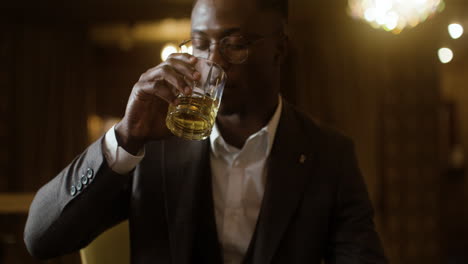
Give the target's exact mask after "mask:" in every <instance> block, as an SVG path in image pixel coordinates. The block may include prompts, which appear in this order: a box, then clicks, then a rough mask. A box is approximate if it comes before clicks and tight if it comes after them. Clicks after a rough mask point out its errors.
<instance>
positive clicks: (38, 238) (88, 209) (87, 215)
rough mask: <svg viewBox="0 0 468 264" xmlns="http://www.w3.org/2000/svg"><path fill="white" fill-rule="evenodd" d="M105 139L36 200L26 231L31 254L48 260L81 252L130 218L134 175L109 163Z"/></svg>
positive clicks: (52, 182) (41, 192)
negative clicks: (120, 170) (105, 153)
mask: <svg viewBox="0 0 468 264" xmlns="http://www.w3.org/2000/svg"><path fill="white" fill-rule="evenodd" d="M102 140H103V139H102V138H101V139H100V140H98V141H96V142H95V143H93V144H92V145H91V146H89V147H88V148H87V149H86V150H85V151H84V152H83V153H82V154H81V155H79V156H78V157H76V158H75V159H74V160H73V161H72V163H71V164H70V165H68V167H66V168H65V169H64V170H63V171H62V172H60V173H59V174H58V175H57V176H56V177H55V178H54V179H52V180H51V181H50V182H49V183H47V184H46V185H45V186H43V187H42V188H41V189H40V190H39V191H38V192H37V194H36V196H35V197H34V200H33V202H32V204H31V207H30V209H29V215H28V219H27V222H26V226H25V230H24V241H25V244H26V247H27V249H28V251H29V252H30V254H31V255H33V256H34V257H36V258H39V259H48V258H52V257H57V256H60V255H64V254H68V253H70V252H73V251H76V250H79V249H81V248H83V247H85V246H86V245H87V244H89V243H90V242H91V241H92V240H93V239H94V238H96V237H97V236H98V235H99V234H100V233H102V232H103V231H105V230H106V229H108V228H109V227H111V226H113V225H115V224H117V223H119V222H121V221H123V220H124V219H126V218H127V217H128V207H129V199H130V189H131V188H130V183H131V179H132V175H131V174H127V175H120V174H117V173H115V172H113V171H112V170H111V169H110V168H109V167H108V165H107V163H106V160H105V158H104V156H103V153H102V146H101V145H102Z"/></svg>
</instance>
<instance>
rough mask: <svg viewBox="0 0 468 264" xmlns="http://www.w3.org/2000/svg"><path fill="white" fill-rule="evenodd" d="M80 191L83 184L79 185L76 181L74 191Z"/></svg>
mask: <svg viewBox="0 0 468 264" xmlns="http://www.w3.org/2000/svg"><path fill="white" fill-rule="evenodd" d="M81 189H83V184H81V182H80V181H78V183H77V184H76V190H77V191H81Z"/></svg>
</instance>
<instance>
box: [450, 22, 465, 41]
mask: <svg viewBox="0 0 468 264" xmlns="http://www.w3.org/2000/svg"><path fill="white" fill-rule="evenodd" d="M448 32H449V34H450V37H452V38H453V39H458V38H460V37H461V36H462V35H463V27H462V25H460V24H450V25H449V26H448Z"/></svg>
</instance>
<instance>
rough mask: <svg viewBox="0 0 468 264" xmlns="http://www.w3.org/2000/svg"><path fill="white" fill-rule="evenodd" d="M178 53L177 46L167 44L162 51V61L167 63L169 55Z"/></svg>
mask: <svg viewBox="0 0 468 264" xmlns="http://www.w3.org/2000/svg"><path fill="white" fill-rule="evenodd" d="M176 52H178V50H177V46H175V45H173V44H167V45H166V46H164V48H163V49H162V51H161V60H163V61H166V60H167V57H169V55H171V54H172V53H176Z"/></svg>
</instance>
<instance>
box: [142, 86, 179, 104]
mask: <svg viewBox="0 0 468 264" xmlns="http://www.w3.org/2000/svg"><path fill="white" fill-rule="evenodd" d="M136 86H137V88H138V89H140V90H141V91H143V92H144V93H146V94H150V95H152V96H157V97H160V98H161V99H163V100H164V101H166V102H168V103H169V104H174V103H175V100H176V99H177V94H176V92H175V91H174V90H173V89H172V88H171V87H170V86H169V85H167V84H166V83H165V81H149V82H138V83H137V84H136ZM156 86H157V87H158V89H156V88H155V87H156ZM140 99H141V98H140Z"/></svg>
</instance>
